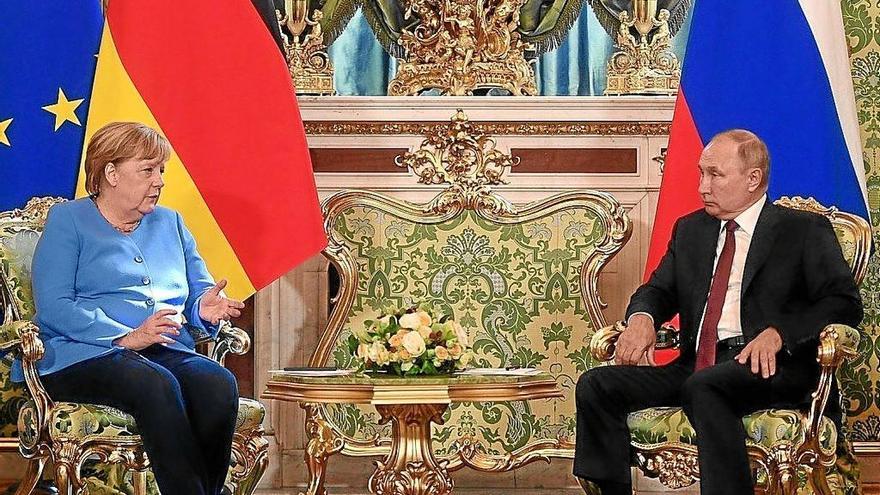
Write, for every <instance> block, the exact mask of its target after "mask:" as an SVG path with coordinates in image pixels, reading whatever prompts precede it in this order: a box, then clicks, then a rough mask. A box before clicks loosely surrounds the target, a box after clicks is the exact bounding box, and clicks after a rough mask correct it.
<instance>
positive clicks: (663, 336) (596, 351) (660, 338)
mask: <svg viewBox="0 0 880 495" xmlns="http://www.w3.org/2000/svg"><path fill="white" fill-rule="evenodd" d="M624 330H626V323H624V322H622V321H618V322H616V323H614V325H609V326H607V327H605V328H602V329H600V330H598V331H597V332H596V333H594V334H593V338H592V339H590V353H591V354H592V355H593V358H595V359H597V360H599V361H610V360H612V359H614V348H615V347H616V346H617V338H618V337H620V334H621V333H622V332H623V331H624ZM678 343H679V333H678V329H677V328H675V327H672V326H669V325H663V326H661V327H660V330H657V343H656V344H655V345H654V348H655V349H674V348H678Z"/></svg>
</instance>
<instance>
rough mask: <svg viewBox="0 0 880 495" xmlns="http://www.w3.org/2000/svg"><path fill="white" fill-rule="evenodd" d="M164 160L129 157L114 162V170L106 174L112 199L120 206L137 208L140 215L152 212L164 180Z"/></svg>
mask: <svg viewBox="0 0 880 495" xmlns="http://www.w3.org/2000/svg"><path fill="white" fill-rule="evenodd" d="M164 173H165V162H163V161H161V160H159V159H154V160H143V159H136V158H135V159H131V160H125V161H123V162H120V163H117V164H115V170H113V171H112V172H111V174H109V175H108V180H109V181H111V184H113V182H114V181H115V185H114V187H113V188H112V189H113V196H114V200H115V201H116V202H117V204H119V206H120V207H122V208H125V209H129V210H137V211H139V212H140V213H141V214H142V215H147V214H149V213H152V212H153V210H155V209H156V203H158V201H159V193H161V192H162V187H163V186H165V182H164V181H163V180H162V174H164Z"/></svg>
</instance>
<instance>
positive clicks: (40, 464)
mask: <svg viewBox="0 0 880 495" xmlns="http://www.w3.org/2000/svg"><path fill="white" fill-rule="evenodd" d="M45 466H46V458H45V457H36V458H34V459H31V460H30V461H28V465H27V470H26V471H25V473H24V476H22V478H21V482H19V484H18V489H16V490H15V495H30V493H31V492H32V491H33V490H34V487H35V486H37V482H38V481H40V475H42V474H43V468H44V467H45Z"/></svg>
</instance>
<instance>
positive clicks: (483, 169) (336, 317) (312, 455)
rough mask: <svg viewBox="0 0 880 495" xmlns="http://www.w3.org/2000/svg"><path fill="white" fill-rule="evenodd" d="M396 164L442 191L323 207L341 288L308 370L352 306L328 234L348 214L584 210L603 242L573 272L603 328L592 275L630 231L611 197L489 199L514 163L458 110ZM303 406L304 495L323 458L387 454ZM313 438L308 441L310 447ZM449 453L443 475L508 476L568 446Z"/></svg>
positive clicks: (476, 446)
mask: <svg viewBox="0 0 880 495" xmlns="http://www.w3.org/2000/svg"><path fill="white" fill-rule="evenodd" d="M397 164H398V165H399V166H406V167H408V168H409V169H410V171H411V172H412V173H413V174H414V175H415V176H416V177H418V178H419V181H420V182H422V183H426V184H442V185H445V186H446V188H445V189H444V190H443V191H441V192H440V193H439V194H438V195H437V196H436V197H435V198H434V199H433V200H432V201H430V202H428V203H426V204H414V203H410V202H406V201H401V200H397V199H394V198H391V197H388V196H385V195H382V194H379V193H375V192H371V191H364V190H349V191H342V192H339V193H337V194H335V195H333V196H331V197H330V198H328V199H327V200H325V201H324V203H323V213H324V227H325V231H326V233H327V236H328V240H329V243H328V247H327V248H326V249H325V250H324V255H325V256H326V257H327V258H328V259H329V261H330V262H331V263H332V264H333V266H334V267H335V268H336V270H337V271H338V273H339V284H340V289H339V293H338V294H337V295H336V297H334V298H333V301H332V302H333V303H334V306H333V311H332V313H331V315H330V318H329V322H328V324H327V328H326V330H325V331H324V333H323V334H322V336H321V339H320V341H319V342H318V345H317V349H316V350H315V353H314V354H313V355H312V358H311V360H310V363H309V364H310V365H311V366H322V365H326V363H328V362H329V360H330V359H331V357H332V353H333V350H334V348H335V347H336V346H337V343H338V340H339V338H340V335H341V332H342V331H343V327H344V325H345V324H346V321H347V317H348V315H349V313H350V311H351V309H352V306H353V304H354V301H355V297H356V291H357V286H358V283H357V278H358V267H357V262H356V259H355V255H354V253H352V251H351V249H350V248H349V247H348V246H347V245H346V244H345V242H343V239H342V238H341V237H340V235H339V233H338V232H336V230H335V228H334V226H335V225H336V222H337V219H339V218H340V216H341V215H343V214H344V212H346V211H349V210H350V209H352V208H355V207H357V208H369V209H375V210H377V211H379V212H382V213H387V214H389V215H393V216H394V217H396V218H400V219H402V220H405V221H408V222H413V223H416V224H419V225H436V224H442V223H444V222H448V221H450V220H452V219H454V218H456V217H457V216H459V215H462V214H464V213H466V212H472V213H473V214H474V215H476V216H478V217H479V218H481V219H483V220H487V221H489V222H492V223H494V224H499V225H516V224H521V223H524V222H529V221H532V220H536V219H541V218H545V217H549V216H552V215H554V214H557V213H559V212H563V211H565V210H567V209H570V208H578V209H584V210H588V211H589V212H590V213H592V214H594V215H595V217H596V218H597V219H598V220H597V221H600V222H601V223H602V229H601V231H602V232H603V233H604V235H603V236H602V237H601V238H600V239H599V240H597V241H596V244H597V246H596V247H595V249H594V251H592V252H591V253H590V254H589V255H588V257H587V258H586V260H585V261H584V263H583V265H582V266H581V267H580V270H579V274H580V276H579V284H580V291H581V296H582V298H583V302H584V305H585V308H586V312H587V314H588V315H589V318H590V320H591V321H592V323H593V325H594V328H601V327H602V326H603V325H604V321H605V320H604V317H603V314H602V308H603V307H604V306H605V304H604V303H602V302H601V301H600V299H599V295H598V290H597V282H598V273H599V270H600V269H601V268H602V267H603V266H604V265H605V264H606V263H607V262H608V260H609V259H611V257H613V256H614V255H615V254H616V253H617V252H618V251H619V250H620V249H621V247H622V246H623V245H624V244H625V243H626V241H627V240H628V239H629V237H630V235H631V228H632V226H631V224H630V221H629V218H628V217H627V215H626V213H625V211H624V209H623V207H622V206H621V205H620V204H619V203H618V202H617V201H616V200H615V199H614V198H613V197H612V196H611V195H609V194H606V193H601V192H592V191H590V192H586V191H585V192H570V193H564V194H559V195H555V196H552V197H549V198H547V199H545V200H542V201H537V202H534V203H531V204H527V205H522V206H515V205H513V204H512V203H510V202H509V201H507V200H506V199H505V198H503V197H502V196H500V195H499V194H497V193H496V192H494V191H493V190H492V186H494V185H497V184H502V183H503V182H504V179H503V175H504V173H505V172H506V171H507V170H509V169H510V167H512V166H514V165H515V164H516V161H515V160H514V159H513V158H512V157H510V156H509V155H505V154H503V153H501V152H499V151H498V150H496V149H495V143H494V140H493V139H491V137H489V136H486V135H484V134H482V133H480V132H479V131H477V130H475V127H474V125H473V124H471V123H470V122H469V121H468V120H467V117H466V116H465V115H464V113H463V112H461V111H459V112H458V113H457V114H456V115H455V116H454V117H453V119H452V122H451V123H450V124H448V125H447V127H446V128H445V129H441V130H438V131H437V133H432V134H429V135H428V136H427V138H426V139H425V140H424V141H423V143H422V146H421V148H419V149H418V150H415V151H413V152H411V153H406V154H405V155H403V156H401V157H398V159H397ZM597 230H598V229H597ZM303 407H304V409H305V410H306V412H307V419H306V424H307V428H309V429H310V430H314V431H320V432H321V434H320V435H319V436H318V437H320V438H321V440H320V441H315V442H313V441H310V442H309V446H308V448H307V449H306V461H307V463H308V465H309V468H310V472H311V475H312V478H311V480H310V484H309V491H308V492H307V493H309V494H319V493H322V490H323V476H324V472H325V469H326V464H327V458H328V457H329V456H330V455H332V454H334V453H336V452H342V453H344V454H346V455H352V456H376V455H387V454H388V452H389V440H388V439H387V438H383V437H380V436H378V435H375V436H373V437H371V438H367V439H357V438H353V437H351V436H348V435H346V434H344V433H343V429H342V428H341V427H340V426H338V425H336V424H334V422H333V418H332V417H331V415H329V414H328V413H327V409H325V406H324V405H323V404H306V405H304V406H303ZM315 438H316V437H315V436H313V440H315ZM451 450H452V453H451V454H444V455H438V458H440V459H442V462H446V463H448V469H449V470H456V469H460V468H462V467H464V466H468V467H471V468H474V469H477V470H479V471H483V472H500V471H508V470H511V469H516V468H518V467H520V466H523V465H525V464H527V463H530V462H533V461H536V460H547V459H549V458H551V457H559V458H569V459H570V458H573V456H574V444H573V442H572V441H571V439H569V438H565V437H557V438H555V439H543V440H535V441H532V442H531V443H529V444H527V445H525V446H523V447H521V448H518V449H515V450H513V451H511V452H508V453H505V454H494V453H488V452H486V451H485V449H484V448H483V447H482V445H481V444H480V441H478V440H477V439H476V438H473V437H467V436H465V437H461V438H459V439H457V440H456V441H455V448H453V449H451Z"/></svg>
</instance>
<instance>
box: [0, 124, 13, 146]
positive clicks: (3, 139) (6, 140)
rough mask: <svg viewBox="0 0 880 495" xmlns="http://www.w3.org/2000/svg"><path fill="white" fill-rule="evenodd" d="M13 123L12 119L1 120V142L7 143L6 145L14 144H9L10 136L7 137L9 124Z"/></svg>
mask: <svg viewBox="0 0 880 495" xmlns="http://www.w3.org/2000/svg"><path fill="white" fill-rule="evenodd" d="M11 123H12V119H6V120H0V143H3V144H5V145H6V146H12V145H11V144H9V138H8V137H6V129H7V128H9V124H11Z"/></svg>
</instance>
